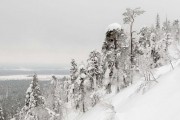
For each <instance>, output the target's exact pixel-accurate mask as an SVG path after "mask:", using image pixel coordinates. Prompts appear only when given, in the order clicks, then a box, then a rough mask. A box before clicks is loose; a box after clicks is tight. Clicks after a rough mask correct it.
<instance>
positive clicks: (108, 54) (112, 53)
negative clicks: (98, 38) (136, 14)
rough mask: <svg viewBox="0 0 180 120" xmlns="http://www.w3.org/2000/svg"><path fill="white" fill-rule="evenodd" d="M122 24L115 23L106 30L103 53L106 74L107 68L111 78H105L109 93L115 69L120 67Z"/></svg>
mask: <svg viewBox="0 0 180 120" xmlns="http://www.w3.org/2000/svg"><path fill="white" fill-rule="evenodd" d="M121 31H122V29H121V26H120V25H119V24H118V23H113V24H110V25H109V26H108V29H107V32H106V38H105V42H104V44H103V46H102V53H103V58H102V59H103V60H102V61H103V70H104V72H103V73H104V74H105V76H106V73H107V70H109V71H108V72H109V73H108V74H109V75H108V76H109V79H107V78H106V79H105V80H106V81H105V87H106V90H107V93H111V85H112V81H113V74H114V69H118V61H117V53H118V48H119V47H118V41H119V39H120V34H121Z"/></svg>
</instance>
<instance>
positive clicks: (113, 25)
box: [106, 23, 121, 31]
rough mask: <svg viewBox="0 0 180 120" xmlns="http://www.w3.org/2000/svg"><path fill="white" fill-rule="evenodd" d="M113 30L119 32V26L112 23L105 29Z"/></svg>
mask: <svg viewBox="0 0 180 120" xmlns="http://www.w3.org/2000/svg"><path fill="white" fill-rule="evenodd" d="M113 30H121V25H120V24H119V23H112V24H110V25H109V26H108V27H107V29H106V31H113Z"/></svg>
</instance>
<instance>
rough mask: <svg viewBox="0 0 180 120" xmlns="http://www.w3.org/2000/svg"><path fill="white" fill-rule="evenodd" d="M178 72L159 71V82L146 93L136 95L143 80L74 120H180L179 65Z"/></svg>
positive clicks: (168, 68)
mask: <svg viewBox="0 0 180 120" xmlns="http://www.w3.org/2000/svg"><path fill="white" fill-rule="evenodd" d="M178 63H179V62H176V64H175V63H174V64H175V66H176V68H175V70H172V69H171V67H170V66H168V65H167V66H164V67H162V68H160V69H158V70H156V77H158V79H157V81H158V83H156V84H155V85H154V86H153V87H152V88H151V89H150V90H149V91H147V92H146V93H144V94H142V93H138V92H136V91H137V89H138V88H139V86H140V84H141V83H142V81H139V82H137V83H136V84H134V85H132V86H129V87H128V88H126V89H124V90H123V91H121V92H120V93H119V94H117V95H115V96H114V97H110V98H109V99H107V100H104V101H102V102H101V103H99V104H97V105H96V106H95V107H94V108H92V109H91V110H89V111H88V112H86V113H85V114H84V115H82V116H79V117H78V118H77V119H75V120H180V104H179V101H180V87H179V85H180V80H179V79H180V74H179V73H180V64H178Z"/></svg>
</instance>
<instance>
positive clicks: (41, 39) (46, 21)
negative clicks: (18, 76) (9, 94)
mask: <svg viewBox="0 0 180 120" xmlns="http://www.w3.org/2000/svg"><path fill="white" fill-rule="evenodd" d="M179 5H180V2H179V0H0V64H1V65H7V64H17V65H64V66H66V65H68V64H69V63H70V60H71V59H72V58H75V59H76V60H77V61H78V62H81V61H84V60H86V59H87V57H88V54H89V52H90V51H91V50H93V49H97V50H101V46H102V42H103V41H104V37H105V35H104V34H105V29H106V27H107V26H108V25H109V24H111V23H114V22H117V23H120V24H122V23H123V22H122V19H123V17H122V13H123V12H124V11H125V9H126V8H127V7H131V8H136V7H141V8H142V9H144V10H145V11H146V13H145V14H144V15H142V16H141V17H139V18H138V19H137V21H136V23H135V24H136V25H135V28H136V29H137V28H140V27H142V26H144V25H151V24H153V23H154V22H155V16H156V14H157V13H159V14H160V17H161V21H163V20H164V19H165V16H166V15H167V17H168V18H169V19H179V18H180V14H179V11H180V7H179Z"/></svg>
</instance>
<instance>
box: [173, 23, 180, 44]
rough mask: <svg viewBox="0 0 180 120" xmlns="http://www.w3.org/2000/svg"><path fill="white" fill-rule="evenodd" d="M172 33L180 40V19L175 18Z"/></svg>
mask: <svg viewBox="0 0 180 120" xmlns="http://www.w3.org/2000/svg"><path fill="white" fill-rule="evenodd" d="M172 34H173V36H174V38H175V40H176V41H177V42H179V40H180V38H179V37H180V27H179V20H174V22H173V25H172Z"/></svg>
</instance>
